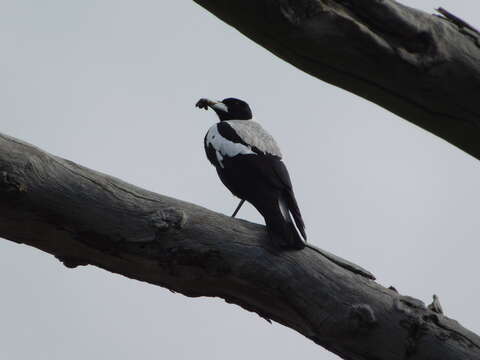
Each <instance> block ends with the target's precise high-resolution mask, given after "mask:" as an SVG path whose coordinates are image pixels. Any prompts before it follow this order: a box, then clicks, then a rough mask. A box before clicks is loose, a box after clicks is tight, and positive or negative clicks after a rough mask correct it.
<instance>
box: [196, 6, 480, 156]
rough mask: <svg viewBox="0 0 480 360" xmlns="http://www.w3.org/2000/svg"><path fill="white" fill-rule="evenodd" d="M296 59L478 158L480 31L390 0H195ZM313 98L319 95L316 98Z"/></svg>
mask: <svg viewBox="0 0 480 360" xmlns="http://www.w3.org/2000/svg"><path fill="white" fill-rule="evenodd" d="M194 1H195V2H196V3H198V4H199V5H201V6H203V7H205V8H206V9H207V10H209V11H210V12H212V13H213V14H214V15H216V16H218V17H219V18H220V19H222V20H223V21H225V22H226V23H228V24H230V25H232V26H234V27H235V28H236V29H238V30H239V31H240V32H242V33H243V34H245V35H246V36H248V37H249V38H250V39H252V40H253V41H255V42H257V43H258V44H260V45H262V46H263V47H265V48H266V49H267V50H269V51H271V52H272V53H274V54H276V55H277V56H279V57H280V58H282V59H284V60H286V61H288V62H289V63H291V64H292V65H294V66H296V67H297V68H299V69H301V70H303V71H305V72H307V73H309V74H311V75H313V76H315V77H317V78H319V79H322V80H324V81H326V82H329V83H331V84H333V85H336V86H338V87H341V88H343V89H345V90H348V91H350V92H353V93H355V94H357V95H359V96H361V97H364V98H365V99H368V100H370V101H372V102H374V103H377V104H378V105H380V106H382V107H384V108H386V109H388V110H390V111H392V112H393V113H395V114H397V115H399V116H401V117H403V118H404V119H406V120H408V121H410V122H412V123H414V124H416V125H418V126H420V127H422V128H424V129H426V130H428V131H430V132H432V133H434V134H436V135H438V136H439V137H441V138H443V139H445V140H447V141H449V142H450V143H452V144H453V145H455V146H457V147H459V148H461V149H463V150H464V151H466V152H467V153H469V154H471V155H472V156H474V157H476V158H480V141H479V140H480V110H479V107H478V104H477V103H478V94H479V93H480V34H479V33H478V32H477V31H476V30H475V28H473V27H472V26H470V25H468V24H467V23H466V22H464V21H463V20H460V19H459V18H457V17H455V16H454V15H453V14H451V13H449V12H447V11H445V10H444V9H441V10H440V11H441V13H442V14H444V15H445V16H446V17H439V16H433V15H429V14H426V13H424V12H421V11H419V10H415V9H412V8H409V7H407V6H404V5H401V4H399V3H397V2H395V1H393V0H297V1H290V0H229V1H218V0H194ZM319 101H321V99H319Z"/></svg>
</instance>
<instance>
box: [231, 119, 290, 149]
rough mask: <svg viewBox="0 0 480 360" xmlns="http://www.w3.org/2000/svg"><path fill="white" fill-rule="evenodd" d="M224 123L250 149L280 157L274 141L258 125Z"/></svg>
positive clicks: (238, 122) (240, 122) (240, 121)
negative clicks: (254, 148)
mask: <svg viewBox="0 0 480 360" xmlns="http://www.w3.org/2000/svg"><path fill="white" fill-rule="evenodd" d="M225 122H226V123H228V124H229V125H230V126H231V127H232V128H233V129H234V130H235V132H236V133H237V135H238V136H239V137H240V138H241V139H242V140H243V142H244V143H246V144H248V145H249V147H250V148H252V147H256V148H257V149H258V150H260V151H261V152H263V153H266V154H270V155H274V156H278V157H279V158H281V157H282V152H281V151H280V148H279V147H278V145H277V143H276V142H275V139H274V138H273V137H272V135H270V134H269V133H268V132H266V131H265V130H264V129H263V128H262V126H261V125H260V124H259V123H257V122H255V121H252V120H228V121H225Z"/></svg>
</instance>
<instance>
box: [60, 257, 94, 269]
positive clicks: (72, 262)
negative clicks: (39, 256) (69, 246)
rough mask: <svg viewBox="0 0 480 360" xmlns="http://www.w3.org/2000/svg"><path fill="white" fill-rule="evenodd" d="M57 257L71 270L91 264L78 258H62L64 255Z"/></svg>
mask: <svg viewBox="0 0 480 360" xmlns="http://www.w3.org/2000/svg"><path fill="white" fill-rule="evenodd" d="M55 257H56V258H57V259H58V260H60V261H61V262H62V264H63V265H65V267H67V268H69V269H75V268H76V267H78V266H85V265H88V264H89V263H88V262H87V261H85V260H82V259H79V258H76V257H71V256H62V255H55Z"/></svg>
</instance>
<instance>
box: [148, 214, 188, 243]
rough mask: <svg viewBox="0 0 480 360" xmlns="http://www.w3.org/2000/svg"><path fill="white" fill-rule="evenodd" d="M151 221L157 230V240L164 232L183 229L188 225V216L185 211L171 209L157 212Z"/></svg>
mask: <svg viewBox="0 0 480 360" xmlns="http://www.w3.org/2000/svg"><path fill="white" fill-rule="evenodd" d="M150 221H151V223H152V225H153V227H154V228H155V233H156V239H157V238H158V237H159V234H160V233H162V232H165V231H168V230H170V229H176V230H180V229H182V228H183V227H184V226H185V224H186V223H187V214H185V212H184V211H183V210H180V209H177V208H173V207H169V208H165V209H160V210H157V211H155V212H154V213H153V214H152V215H151V220H150Z"/></svg>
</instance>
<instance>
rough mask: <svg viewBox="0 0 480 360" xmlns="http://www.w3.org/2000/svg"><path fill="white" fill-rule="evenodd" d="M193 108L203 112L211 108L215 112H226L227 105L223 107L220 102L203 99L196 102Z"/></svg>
mask: <svg viewBox="0 0 480 360" xmlns="http://www.w3.org/2000/svg"><path fill="white" fill-rule="evenodd" d="M195 106H196V107H198V108H200V109H205V110H208V108H209V107H211V108H212V109H213V110H215V111H223V112H228V108H227V105H225V104H224V103H222V102H221V101H214V100H210V99H205V98H202V99H200V100H198V101H197V103H196V104H195Z"/></svg>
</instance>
